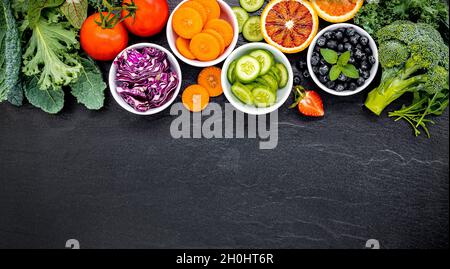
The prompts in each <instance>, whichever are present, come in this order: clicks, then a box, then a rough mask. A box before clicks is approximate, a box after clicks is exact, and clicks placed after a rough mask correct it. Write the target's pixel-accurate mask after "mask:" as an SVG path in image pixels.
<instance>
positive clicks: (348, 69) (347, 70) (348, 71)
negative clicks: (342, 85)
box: [342, 64, 359, 79]
mask: <svg viewBox="0 0 450 269" xmlns="http://www.w3.org/2000/svg"><path fill="white" fill-rule="evenodd" d="M342 73H344V75H345V76H346V77H348V78H354V79H357V78H359V71H358V69H356V67H355V66H354V65H352V64H347V65H345V66H343V67H342Z"/></svg>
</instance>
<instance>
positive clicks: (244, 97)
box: [231, 82, 254, 105]
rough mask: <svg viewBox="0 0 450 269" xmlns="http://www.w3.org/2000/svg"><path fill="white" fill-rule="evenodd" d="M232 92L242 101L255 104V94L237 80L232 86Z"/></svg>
mask: <svg viewBox="0 0 450 269" xmlns="http://www.w3.org/2000/svg"><path fill="white" fill-rule="evenodd" d="M231 92H233V94H234V96H236V97H237V98H238V99H239V100H240V101H241V102H242V103H244V104H246V105H252V104H253V100H254V98H253V94H252V92H251V91H250V90H249V89H248V88H247V87H246V86H245V85H243V84H241V83H239V82H236V83H235V84H233V86H231Z"/></svg>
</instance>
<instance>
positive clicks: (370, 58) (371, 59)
mask: <svg viewBox="0 0 450 269" xmlns="http://www.w3.org/2000/svg"><path fill="white" fill-rule="evenodd" d="M369 63H370V64H371V65H374V64H375V63H376V59H375V56H373V55H372V56H369Z"/></svg>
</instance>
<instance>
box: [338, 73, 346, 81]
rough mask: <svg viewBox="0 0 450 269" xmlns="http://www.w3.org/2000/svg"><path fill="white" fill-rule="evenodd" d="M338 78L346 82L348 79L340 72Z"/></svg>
mask: <svg viewBox="0 0 450 269" xmlns="http://www.w3.org/2000/svg"><path fill="white" fill-rule="evenodd" d="M338 80H339V81H342V82H346V81H347V80H348V78H347V77H346V76H345V75H344V74H340V75H339V78H338Z"/></svg>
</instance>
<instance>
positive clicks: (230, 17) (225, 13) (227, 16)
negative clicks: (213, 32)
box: [166, 0, 239, 67]
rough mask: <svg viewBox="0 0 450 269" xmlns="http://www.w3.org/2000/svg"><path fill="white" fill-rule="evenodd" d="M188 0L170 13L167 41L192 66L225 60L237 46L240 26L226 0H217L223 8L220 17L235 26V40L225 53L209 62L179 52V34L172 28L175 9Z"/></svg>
mask: <svg viewBox="0 0 450 269" xmlns="http://www.w3.org/2000/svg"><path fill="white" fill-rule="evenodd" d="M187 1H189V0H185V1H182V2H181V3H180V4H179V5H178V6H177V7H176V8H175V9H174V10H173V11H172V14H171V15H170V17H169V20H168V22H167V28H166V34H167V42H168V43H169V46H170V49H171V50H172V51H173V53H174V54H175V55H176V56H177V57H178V59H180V60H182V61H183V62H185V63H187V64H188V65H192V66H196V67H209V66H213V65H216V64H219V63H221V62H223V61H224V60H225V59H226V58H227V57H228V56H229V55H230V53H231V52H233V50H234V49H235V48H236V45H237V42H238V38H239V26H238V22H237V19H236V16H235V15H234V12H233V10H232V9H231V7H230V6H229V5H228V4H227V3H226V2H225V1H223V0H217V2H218V3H219V5H220V9H221V15H220V18H221V19H224V20H226V21H228V22H229V23H230V24H231V26H232V27H233V31H234V37H233V41H232V42H231V44H230V46H228V48H227V49H226V50H225V51H224V53H223V54H222V55H221V56H219V58H217V59H215V60H213V61H209V62H202V61H197V60H190V59H188V58H186V57H184V56H183V55H181V53H180V52H178V49H177V46H176V44H175V42H176V40H177V37H178V35H177V34H176V33H175V32H174V31H173V28H172V19H173V14H174V13H175V11H176V10H177V9H178V8H180V6H181V5H182V4H183V3H185V2H187Z"/></svg>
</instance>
